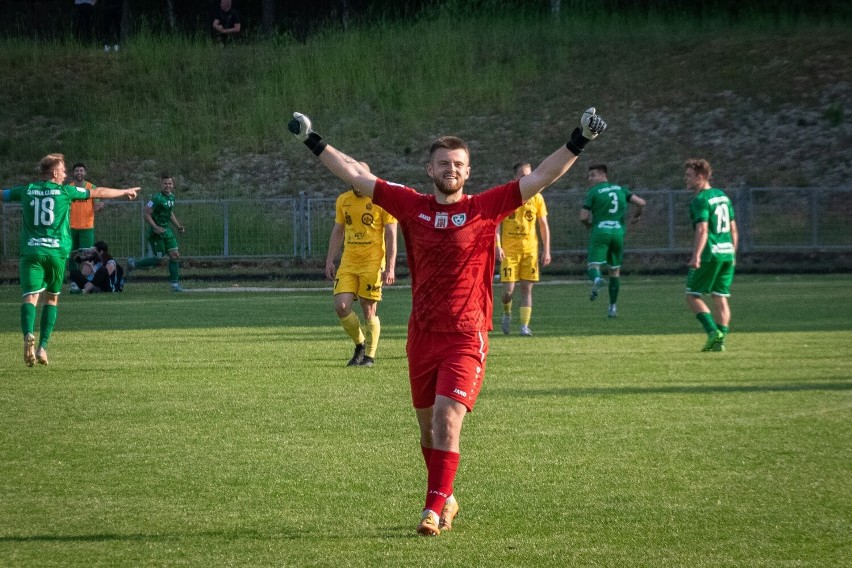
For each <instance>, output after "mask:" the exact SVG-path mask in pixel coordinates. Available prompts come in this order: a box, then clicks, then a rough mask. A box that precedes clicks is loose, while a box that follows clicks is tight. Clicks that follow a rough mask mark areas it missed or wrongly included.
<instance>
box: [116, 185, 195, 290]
mask: <svg viewBox="0 0 852 568" xmlns="http://www.w3.org/2000/svg"><path fill="white" fill-rule="evenodd" d="M174 190H175V180H174V178H172V176H170V175H165V174H164V175H163V176H162V178H161V179H160V193H157V194H156V195H154V196H153V197H152V198H151V200H150V201H149V202H148V203H147V205H146V206H145V212H144V217H145V223H147V224H148V246H149V248H150V251H151V256H148V257H145V258H140V259H135V258H133V257H130V258H128V259H127V271H128V273H129V272H131V271H133V270H136V269H138V268H142V269H146V268H151V267H152V266H157V265H159V264H160V262H161V261H162V260H163V258H164V257H166V256H167V255H168V257H169V283H170V284H171V286H172V291H173V292H183V287H182V286H181V285H180V251H179V250H178V240H177V237H176V236H175V234H174V232H173V231H172V230H171V225H174V226H175V228H176V229H177V230H178V231H179V232H181V233H183V232H185V231H186V227H184V226H183V225H182V224H181V222H180V221H178V218H177V217H175V211H174V210H175V195H174Z"/></svg>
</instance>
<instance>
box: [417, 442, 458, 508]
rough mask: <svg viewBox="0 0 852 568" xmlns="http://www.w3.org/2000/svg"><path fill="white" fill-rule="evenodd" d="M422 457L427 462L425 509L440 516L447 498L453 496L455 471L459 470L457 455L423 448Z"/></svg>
mask: <svg viewBox="0 0 852 568" xmlns="http://www.w3.org/2000/svg"><path fill="white" fill-rule="evenodd" d="M421 447H422V446H421ZM423 457H424V458H428V460H429V466H428V469H429V475H428V479H427V482H426V507H425V508H426V509H431V510H432V511H435V512H436V513H437V514H439V515H440V514H441V510H442V509H443V508H444V503H445V502H446V500H447V497H449V496H450V495H452V494H453V481H454V480H455V478H456V470H458V468H459V454H457V453H455V452H445V451H443V450H438V449H435V448H423Z"/></svg>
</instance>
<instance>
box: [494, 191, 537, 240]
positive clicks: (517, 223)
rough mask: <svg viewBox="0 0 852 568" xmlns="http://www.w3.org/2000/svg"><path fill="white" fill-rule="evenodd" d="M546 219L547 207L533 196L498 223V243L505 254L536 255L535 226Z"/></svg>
mask: <svg viewBox="0 0 852 568" xmlns="http://www.w3.org/2000/svg"><path fill="white" fill-rule="evenodd" d="M541 217H547V205H545V204H544V197H542V196H541V194H540V193H537V194H535V195H534V196H533V197H531V198H530V199H529V200H528V201H527V202H526V203H524V204H523V205H521V206H520V207H518V208H517V209H516V210H515V211H514V213H512V214H510V215H509V216H508V217H506V218H505V219H503V222H502V223H500V241H501V246H502V247H503V252H504V253H505V254H533V255H537V254H538V234H537V233H536V225H537V224H538V220H539V219H540V218H541Z"/></svg>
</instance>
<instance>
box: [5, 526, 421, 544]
mask: <svg viewBox="0 0 852 568" xmlns="http://www.w3.org/2000/svg"><path fill="white" fill-rule="evenodd" d="M306 536H309V535H308V534H307V533H306V532H304V531H291V532H276V533H261V532H258V531H254V530H245V531H237V532H234V531H204V532H198V533H158V534H140V533H130V534H117V533H97V534H77V535H74V534H71V535H54V534H37V535H29V536H0V544H2V543H6V542H10V543H16V542H164V541H171V540H174V541H178V540H185V539H187V538H214V539H221V540H299V539H303V538H305V537H306ZM376 536H377V537H380V538H384V539H387V538H421V537H419V536H418V535H417V533H415V532H414V530H413V529H412V527H410V526H401V525H398V526H395V527H386V530H382V531H381V532H380V534H377V535H376ZM323 538H329V535H324V536H323ZM331 538H332V539H334V538H337V537H331ZM339 538H346V537H343V536H341V537H339Z"/></svg>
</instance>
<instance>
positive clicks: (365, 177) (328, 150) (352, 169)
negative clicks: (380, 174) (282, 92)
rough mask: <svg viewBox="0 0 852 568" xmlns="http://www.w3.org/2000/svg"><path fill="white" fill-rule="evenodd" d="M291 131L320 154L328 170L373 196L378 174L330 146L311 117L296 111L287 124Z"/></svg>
mask: <svg viewBox="0 0 852 568" xmlns="http://www.w3.org/2000/svg"><path fill="white" fill-rule="evenodd" d="M287 128H288V129H289V130H290V132H291V133H292V134H293V136H295V137H296V138H298V139H299V140H301V141H302V142H303V143H304V144H305V146H307V147H308V149H309V150H310V151H311V152H313V153H314V155H315V156H319V159H320V161H321V162H322V163H323V164H324V165H325V167H326V168H328V170H329V171H330V172H331V173H333V174H334V175H336V176H337V177H339V178H340V179H341V180H343V182H344V183H346V184H347V185H351V186H352V187H354V188H355V190H356V191H357V192H358V193H360V194H361V195H366V196H367V197H373V188H374V187H375V185H376V176H374V175H373V174H372V173H370V170H368V169H367V168H365V167H364V166H362V165H361V164H360V163H358V160H356V159H354V158H351V157H349V156H347V155H346V154H344V153H343V152H341V151H340V150H338V149H337V148H334V147H333V146H330V145H329V144H328V143H327V142H326V141H325V140H323V139H322V136H320V135H319V134H317V133H316V132H314V131H313V130H312V129H311V119H310V118H308V117H307V116H305V115H304V114H302V113H299V112H294V113H293V119H292V120H290V122H289V123H288V124H287Z"/></svg>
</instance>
